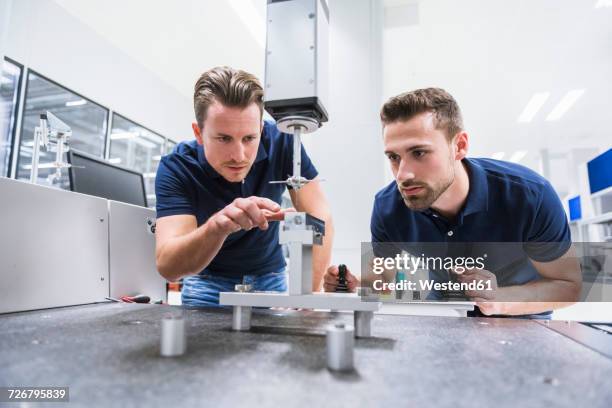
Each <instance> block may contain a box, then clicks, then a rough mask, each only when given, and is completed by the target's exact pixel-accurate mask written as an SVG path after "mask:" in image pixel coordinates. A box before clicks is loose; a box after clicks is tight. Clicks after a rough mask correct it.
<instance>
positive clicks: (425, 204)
mask: <svg viewBox="0 0 612 408" xmlns="http://www.w3.org/2000/svg"><path fill="white" fill-rule="evenodd" d="M433 119H434V118H433V113H431V112H425V113H422V114H419V115H417V116H415V117H413V118H412V119H409V120H407V121H396V122H393V123H391V124H388V125H386V126H385V128H384V130H383V141H384V146H385V154H386V155H387V157H388V158H389V163H390V164H391V171H392V172H393V176H394V177H395V181H396V183H397V188H398V189H399V192H400V194H401V195H402V198H403V199H404V203H406V206H408V208H410V209H412V210H415V211H423V210H426V209H428V208H430V207H431V205H432V204H433V203H434V202H435V201H436V200H437V199H438V197H440V195H442V193H444V192H445V191H446V189H447V188H448V187H449V186H450V185H451V184H452V183H453V181H454V179H455V167H454V164H455V163H454V162H455V154H454V149H453V147H452V144H449V142H448V139H447V137H446V134H445V133H444V131H443V130H439V129H436V128H435V127H434V120H433Z"/></svg>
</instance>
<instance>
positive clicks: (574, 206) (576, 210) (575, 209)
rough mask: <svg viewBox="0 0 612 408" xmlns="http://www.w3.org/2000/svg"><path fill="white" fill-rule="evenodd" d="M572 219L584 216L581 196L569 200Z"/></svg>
mask: <svg viewBox="0 0 612 408" xmlns="http://www.w3.org/2000/svg"><path fill="white" fill-rule="evenodd" d="M568 206H569V216H570V221H575V220H579V219H581V218H582V207H581V205H580V196H576V197H574V198H570V199H569V202H568Z"/></svg>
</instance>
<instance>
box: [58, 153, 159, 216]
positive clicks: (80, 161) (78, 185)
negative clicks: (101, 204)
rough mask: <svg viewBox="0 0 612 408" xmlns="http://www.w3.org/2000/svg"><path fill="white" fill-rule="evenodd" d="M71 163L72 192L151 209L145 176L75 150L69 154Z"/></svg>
mask: <svg viewBox="0 0 612 408" xmlns="http://www.w3.org/2000/svg"><path fill="white" fill-rule="evenodd" d="M68 162H69V163H70V164H71V165H72V167H70V169H69V172H68V174H69V177H70V190H71V191H75V192H77V193H83V194H89V195H93V196H96V197H102V198H106V199H108V200H114V201H121V202H124V203H129V204H135V205H139V206H141V207H146V206H147V197H146V194H145V187H144V178H143V176H142V173H138V172H136V171H133V170H129V169H126V168H123V167H121V166H117V165H114V164H111V163H109V162H107V161H105V160H103V159H101V158H99V157H96V156H92V155H89V154H86V153H83V152H78V151H74V150H71V151H69V152H68Z"/></svg>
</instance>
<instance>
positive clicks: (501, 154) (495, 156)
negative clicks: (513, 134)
mask: <svg viewBox="0 0 612 408" xmlns="http://www.w3.org/2000/svg"><path fill="white" fill-rule="evenodd" d="M505 155H506V152H496V153H493V154H492V155H491V158H492V159H495V160H501V159H503V158H504V156H505Z"/></svg>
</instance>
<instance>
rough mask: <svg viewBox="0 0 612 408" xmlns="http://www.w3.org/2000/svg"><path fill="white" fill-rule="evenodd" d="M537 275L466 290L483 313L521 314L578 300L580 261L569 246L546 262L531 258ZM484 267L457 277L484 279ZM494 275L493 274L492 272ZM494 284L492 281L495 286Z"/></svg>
mask: <svg viewBox="0 0 612 408" xmlns="http://www.w3.org/2000/svg"><path fill="white" fill-rule="evenodd" d="M531 262H532V263H533V265H534V267H535V268H536V270H537V271H538V273H539V274H540V276H541V279H539V280H537V281H532V282H528V283H526V284H524V285H516V286H507V287H502V288H497V289H496V290H494V291H490V292H489V293H487V292H488V291H475V292H474V293H469V294H468V293H466V294H468V296H470V297H472V298H473V300H475V301H476V305H477V306H478V307H479V308H480V310H481V311H482V312H483V313H484V314H503V315H525V314H535V313H542V312H545V311H548V310H554V309H559V308H561V307H565V306H569V305H571V304H573V303H575V302H577V301H578V300H579V297H580V290H581V287H582V274H581V271H580V264H579V262H578V259H577V258H576V256H575V253H574V250H573V247H570V249H569V250H568V251H567V252H566V253H565V254H564V255H563V256H561V257H560V258H558V259H555V260H553V261H550V262H536V261H534V260H531ZM486 274H491V275H492V273H491V272H488V271H480V272H479V271H475V272H472V273H470V272H468V273H466V274H463V275H460V280H462V281H466V282H467V281H471V280H481V279H482V280H487V279H490V278H491V277H490V276H486ZM493 278H494V276H493ZM496 285H497V284H496V283H495V286H496Z"/></svg>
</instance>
